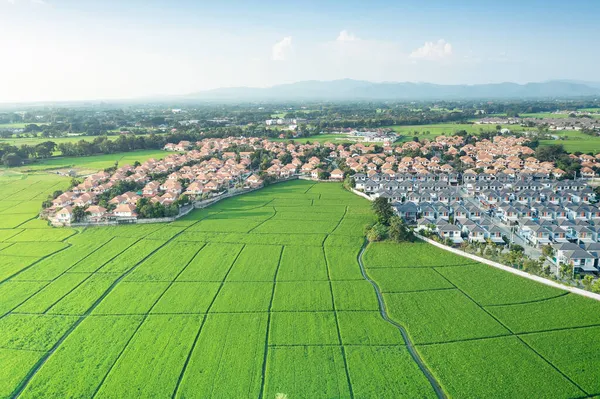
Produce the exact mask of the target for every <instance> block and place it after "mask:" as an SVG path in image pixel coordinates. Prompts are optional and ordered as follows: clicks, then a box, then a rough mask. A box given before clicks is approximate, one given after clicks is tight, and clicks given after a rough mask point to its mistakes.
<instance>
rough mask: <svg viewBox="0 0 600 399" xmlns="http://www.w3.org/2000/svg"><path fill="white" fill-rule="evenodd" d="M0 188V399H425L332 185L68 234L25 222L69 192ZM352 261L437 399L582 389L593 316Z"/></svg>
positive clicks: (592, 368)
mask: <svg viewBox="0 0 600 399" xmlns="http://www.w3.org/2000/svg"><path fill="white" fill-rule="evenodd" d="M0 184H1V185H2V187H3V189H2V191H0V216H1V217H0V220H1V221H2V223H3V224H2V225H1V226H0V362H1V364H2V365H3V367H1V368H0V397H2V398H4V397H14V396H15V395H17V394H19V395H20V396H19V397H22V398H41V397H44V398H46V397H49V398H67V397H72V398H89V397H96V396H97V397H109V398H122V397H140V398H149V397H176V398H195V397H198V398H210V397H213V398H247V397H251V398H256V397H263V398H272V399H274V398H276V397H277V395H278V394H285V395H287V397H288V398H290V399H291V398H311V399H312V398H338V397H342V398H353V397H354V398H371V397H378V398H399V397H407V398H416V397H419V398H434V397H436V393H435V391H434V389H433V388H432V386H431V384H430V383H429V381H428V380H427V378H426V377H425V374H424V373H423V372H422V371H421V370H420V368H419V366H418V364H417V363H416V362H415V361H414V359H413V357H412V356H411V354H410V352H409V349H408V348H407V346H406V343H405V341H404V340H403V338H402V335H401V334H400V332H399V330H398V329H397V328H396V327H395V326H394V325H393V324H391V323H389V322H387V321H385V320H384V319H383V318H382V316H381V314H380V313H379V310H380V309H379V303H378V300H377V295H376V291H375V290H374V288H373V286H372V285H371V284H370V283H369V282H367V281H366V280H365V279H364V277H363V276H362V274H361V270H360V266H359V263H358V260H357V257H358V255H359V252H360V250H361V247H362V245H363V240H364V238H363V237H362V227H361V226H364V224H366V223H369V222H371V221H373V219H374V218H373V215H372V214H371V211H370V204H369V203H368V202H367V201H366V200H363V199H361V198H359V197H356V196H354V195H352V194H351V193H349V192H347V191H345V190H343V189H342V187H341V185H340V184H336V183H329V184H328V183H318V184H314V183H312V182H306V181H300V180H298V181H292V182H287V183H280V184H276V185H272V186H269V187H267V188H264V189H262V190H259V191H255V192H253V193H249V194H246V195H244V196H240V197H235V198H230V199H227V200H224V201H221V202H219V203H217V204H215V205H213V206H211V207H209V208H206V209H203V210H197V211H194V212H192V213H190V214H188V215H187V216H185V217H184V218H182V219H179V220H178V221H176V222H173V223H170V224H153V225H132V226H118V227H95V228H87V229H80V228H77V229H69V228H63V229H54V228H50V227H46V226H45V225H44V223H43V222H39V221H35V220H34V219H33V218H34V217H35V209H36V208H35V206H34V202H36V201H40V202H41V201H42V200H43V199H44V198H45V196H46V195H47V193H48V192H51V191H52V190H54V189H57V188H61V187H62V188H64V186H65V185H66V184H68V179H66V178H61V177H59V176H56V175H49V174H36V173H31V174H29V175H25V174H19V173H14V172H5V173H3V174H2V175H0ZM20 203H23V204H26V205H23V209H20V206H19V204H20ZM19 212H24V213H19ZM362 259H363V261H364V263H365V266H366V272H367V273H368V275H369V276H370V278H372V279H373V280H374V281H375V282H376V283H377V285H378V286H379V289H380V290H381V292H383V299H384V301H385V306H386V308H387V310H388V313H389V315H390V317H391V318H392V319H393V320H394V321H395V322H398V323H400V324H402V325H403V326H404V327H405V328H406V330H407V332H408V335H409V337H410V339H411V341H412V342H413V343H414V344H415V345H416V350H417V353H418V354H419V356H420V357H421V358H422V360H423V362H424V364H425V365H426V366H427V367H428V368H429V370H430V372H431V373H432V375H433V376H434V377H435V378H436V379H437V381H438V382H439V384H440V386H441V388H442V389H443V390H444V392H445V393H446V394H447V395H448V396H449V397H456V398H462V397H477V398H480V397H495V398H496V397H500V398H514V397H559V398H563V397H564V398H567V397H586V396H592V395H594V394H599V393H600V385H599V384H598V379H599V378H600V367H599V366H600V358H599V357H598V353H600V352H599V351H600V349H599V348H600V345H599V344H598V343H597V339H596V337H597V332H598V331H597V328H598V327H597V326H598V325H600V303H597V302H593V301H590V300H586V299H583V298H581V297H578V296H575V295H573V294H565V293H564V292H562V291H559V290H555V289H552V288H548V287H545V286H541V285H538V284H536V283H533V282H530V281H528V280H522V279H520V278H519V277H516V276H514V275H510V274H507V273H505V272H502V271H499V270H496V269H491V268H489V267H487V266H484V265H480V264H477V263H474V262H472V261H469V260H467V259H464V258H461V257H458V256H455V255H452V254H449V253H447V252H445V251H442V250H439V249H436V248H434V247H431V246H429V245H427V244H424V243H415V244H394V243H376V244H370V245H369V246H368V247H367V250H366V252H365V254H364V256H362ZM570 337H574V339H570ZM499 381H501V383H498V382H499Z"/></svg>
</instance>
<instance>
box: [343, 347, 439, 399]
mask: <svg viewBox="0 0 600 399" xmlns="http://www.w3.org/2000/svg"><path fill="white" fill-rule="evenodd" d="M347 353H348V354H347V358H348V370H349V372H350V381H351V382H352V390H353V392H354V396H355V397H357V398H436V397H437V396H436V395H435V392H434V391H433V389H432V388H431V385H430V384H429V381H427V378H425V376H424V375H423V373H422V372H421V370H419V367H418V366H417V364H416V363H415V362H414V360H413V359H412V357H411V356H410V354H409V353H408V350H407V349H406V348H405V347H402V346H397V347H377V346H370V347H365V346H363V347H360V346H359V347H349V348H348V349H347ZM389 381H394V384H390V383H389Z"/></svg>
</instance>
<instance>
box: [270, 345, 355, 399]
mask: <svg viewBox="0 0 600 399" xmlns="http://www.w3.org/2000/svg"><path fill="white" fill-rule="evenodd" d="M278 393H283V394H285V395H288V396H289V395H293V393H296V395H297V396H298V397H302V398H347V397H350V386H349V381H348V377H347V375H346V367H345V364H344V358H343V356H342V351H341V349H340V347H339V346H289V347H283V346H282V347H276V348H271V349H270V350H269V354H268V359H267V370H266V381H265V395H264V396H265V397H267V398H274V397H276V395H277V394H278Z"/></svg>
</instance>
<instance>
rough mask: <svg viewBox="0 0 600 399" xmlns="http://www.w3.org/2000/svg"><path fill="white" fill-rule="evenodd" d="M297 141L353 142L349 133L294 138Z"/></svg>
mask: <svg viewBox="0 0 600 399" xmlns="http://www.w3.org/2000/svg"><path fill="white" fill-rule="evenodd" d="M272 140H273V141H283V142H288V141H290V139H279V138H277V139H272ZM293 140H294V142H296V143H301V144H306V143H326V142H330V143H335V144H337V143H351V142H353V140H350V139H349V137H348V135H347V134H319V135H316V136H310V137H302V138H296V139H293Z"/></svg>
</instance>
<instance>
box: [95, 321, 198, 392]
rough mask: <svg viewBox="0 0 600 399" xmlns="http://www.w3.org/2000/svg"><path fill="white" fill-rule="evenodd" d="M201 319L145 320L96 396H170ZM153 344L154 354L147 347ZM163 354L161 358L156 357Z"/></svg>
mask: <svg viewBox="0 0 600 399" xmlns="http://www.w3.org/2000/svg"><path fill="white" fill-rule="evenodd" d="M201 322H202V316H190V315H187V316H180V315H169V316H157V315H151V316H148V318H147V319H146V320H145V321H144V323H143V324H142V326H141V327H140V329H139V330H138V331H137V332H136V334H135V336H134V337H133V339H132V340H131V342H130V343H129V344H128V345H127V348H126V349H125V351H123V353H122V355H121V357H120V358H119V360H118V361H117V362H116V363H115V365H114V366H113V368H112V369H111V371H110V373H109V374H108V375H107V377H106V379H105V380H104V382H103V383H102V385H101V387H100V389H99V390H98V393H97V395H96V397H98V398H123V397H168V396H170V395H171V394H172V393H173V391H174V390H175V387H176V386H177V382H178V379H179V375H180V373H181V370H182V368H183V366H184V364H185V361H186V358H187V354H188V353H189V351H190V349H191V346H192V344H193V337H195V336H196V334H197V332H198V330H199V329H200V325H201ZM149 345H152V347H153V348H154V351H156V352H154V351H148V350H147V348H148V346H149ZM156 353H160V354H161V355H160V356H156Z"/></svg>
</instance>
